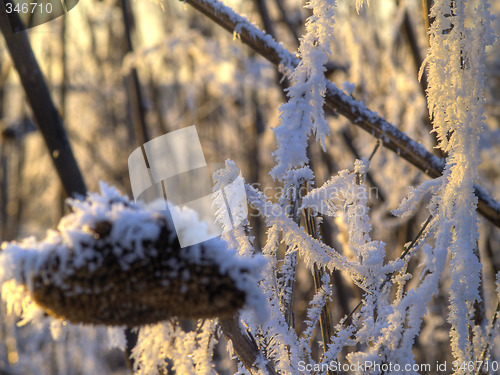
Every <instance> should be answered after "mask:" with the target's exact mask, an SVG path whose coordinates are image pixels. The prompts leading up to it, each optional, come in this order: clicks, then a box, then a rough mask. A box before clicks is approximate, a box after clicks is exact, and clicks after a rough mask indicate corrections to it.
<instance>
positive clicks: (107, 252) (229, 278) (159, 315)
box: [2, 187, 262, 326]
mask: <svg viewBox="0 0 500 375" xmlns="http://www.w3.org/2000/svg"><path fill="white" fill-rule="evenodd" d="M101 188H103V187H101ZM105 188H106V187H105ZM107 189H108V190H104V191H103V196H98V195H90V196H89V197H88V198H87V200H86V201H83V202H80V201H73V202H72V204H73V207H74V209H75V212H73V213H71V214H70V215H68V217H65V218H63V219H62V220H61V224H60V225H59V227H58V228H59V232H57V233H54V232H51V233H50V234H49V235H48V236H47V238H46V239H45V240H44V241H42V242H39V243H33V241H30V242H29V243H23V244H20V245H19V244H12V245H8V246H7V247H6V249H5V251H4V253H3V254H2V257H3V258H4V259H2V261H3V263H4V268H5V266H6V265H5V260H6V259H7V258H9V259H11V261H12V262H14V263H15V264H14V266H15V267H14V268H16V272H14V274H13V275H11V278H15V279H16V280H17V282H18V283H19V284H23V285H25V286H27V290H28V292H29V294H30V296H31V298H32V299H33V300H34V301H35V302H36V303H37V304H38V305H39V306H41V307H42V308H43V309H44V310H45V311H46V312H48V313H49V314H51V315H53V316H55V317H58V318H63V319H66V320H68V321H70V322H74V323H87V324H106V325H127V326H137V325H144V324H151V323H155V322H158V321H161V320H165V319H168V318H170V317H174V316H175V317H181V318H212V317H227V316H231V315H233V314H234V313H235V312H236V311H237V310H238V309H240V308H242V307H243V306H244V305H245V303H246V302H250V303H251V304H252V303H253V304H254V305H255V304H256V301H258V299H259V298H260V292H259V291H258V288H257V282H258V279H257V278H256V277H255V275H256V274H257V273H258V270H259V269H260V268H261V266H262V258H260V257H254V258H252V259H248V258H241V257H239V256H238V255H237V254H236V252H235V251H232V250H228V249H227V248H226V244H225V242H224V241H222V240H220V239H213V240H210V241H206V242H204V243H201V244H198V245H194V246H191V247H187V248H180V245H179V241H178V239H177V236H176V234H175V231H174V229H173V225H172V224H171V223H170V221H169V219H168V216H166V215H164V214H160V213H158V212H154V211H148V210H146V209H142V208H140V207H137V206H136V205H134V204H132V203H131V202H124V199H123V198H122V199H116V197H115V195H116V194H117V193H116V192H115V191H114V190H111V191H109V188H107ZM110 195H111V196H110ZM14 252H15V255H16V256H11V257H9V256H8V255H9V253H14ZM11 255H13V254H11ZM5 279H6V277H5V276H4V280H5Z"/></svg>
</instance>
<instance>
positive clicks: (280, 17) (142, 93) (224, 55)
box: [0, 0, 500, 374]
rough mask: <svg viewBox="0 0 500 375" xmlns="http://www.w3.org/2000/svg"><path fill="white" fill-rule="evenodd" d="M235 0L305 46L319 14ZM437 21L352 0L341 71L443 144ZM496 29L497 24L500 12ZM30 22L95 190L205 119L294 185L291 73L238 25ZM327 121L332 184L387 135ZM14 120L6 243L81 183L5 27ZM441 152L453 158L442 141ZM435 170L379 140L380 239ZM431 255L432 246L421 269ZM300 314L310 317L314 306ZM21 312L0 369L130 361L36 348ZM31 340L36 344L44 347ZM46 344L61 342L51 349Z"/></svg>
mask: <svg viewBox="0 0 500 375" xmlns="http://www.w3.org/2000/svg"><path fill="white" fill-rule="evenodd" d="M491 3H492V13H493V14H500V1H498V0H492V1H491ZM225 4H227V5H229V6H231V7H233V8H234V9H235V10H236V11H237V12H238V13H240V14H246V15H247V17H248V18H249V19H250V20H251V21H252V22H254V23H256V24H257V25H259V27H261V28H262V29H264V30H266V31H267V32H268V33H270V34H271V35H273V36H274V37H275V38H276V39H277V40H278V41H280V42H282V43H283V45H284V46H285V47H286V48H288V49H290V50H291V51H296V50H297V47H298V40H299V39H298V38H300V36H301V35H302V34H303V31H304V28H303V24H304V20H305V19H306V18H307V17H308V16H309V15H310V14H309V13H308V12H309V10H308V9H305V8H304V3H303V2H301V1H299V0H268V1H265V0H226V1H225ZM424 21H425V17H424V12H423V11H422V8H421V2H420V1H419V0H406V1H399V0H384V1H377V0H372V2H371V5H370V7H364V8H362V9H361V11H360V13H359V14H357V12H356V9H355V4H354V2H344V1H339V3H338V8H337V11H336V24H337V31H336V35H335V46H334V49H333V56H332V58H331V61H330V62H329V65H328V72H327V76H328V78H329V79H330V80H331V81H332V82H334V83H335V84H337V85H338V86H339V87H341V88H344V90H345V91H348V92H349V93H350V94H351V95H352V96H353V97H354V98H355V99H357V100H360V101H362V102H363V103H365V104H366V105H367V106H368V107H369V108H370V109H371V110H374V111H376V112H378V113H379V114H380V115H382V116H383V117H385V118H386V119H387V120H388V121H389V122H391V123H392V124H394V125H396V126H397V127H398V128H399V129H400V130H402V131H404V132H405V133H406V134H408V135H409V136H410V137H411V138H413V139H415V140H417V141H419V142H421V143H423V144H424V145H425V147H426V148H427V149H428V150H432V149H433V147H434V146H435V145H436V140H435V138H434V136H433V135H432V134H431V133H430V130H431V128H432V127H431V122H430V120H429V116H428V112H427V107H426V99H425V95H424V90H425V85H426V83H425V75H424V79H423V80H421V81H420V82H419V81H418V79H417V77H418V71H419V69H420V64H421V63H422V60H423V58H424V57H425V54H426V49H427V37H426V29H425V22H424ZM495 28H496V30H497V35H498V34H499V33H498V31H499V28H500V26H499V24H498V23H497V24H496V25H495ZM28 35H29V38H30V40H31V43H32V46H33V48H34V50H35V54H36V57H37V59H38V62H39V64H40V65H41V68H42V71H43V72H44V75H45V78H46V80H47V83H48V85H49V86H50V90H51V93H52V97H53V99H54V101H55V103H56V105H57V107H58V108H59V110H60V114H61V116H62V118H63V122H64V124H65V127H66V130H67V132H68V136H69V140H70V143H71V145H72V147H73V150H74V152H75V156H76V159H77V161H78V163H79V166H80V168H81V170H82V173H83V175H84V178H85V180H86V183H87V186H88V188H89V190H91V191H95V190H96V189H97V188H98V182H99V180H103V181H106V182H108V183H110V184H112V185H114V186H116V187H117V188H118V189H119V190H120V191H122V192H123V193H125V194H128V195H131V190H130V181H129V175H128V169H127V160H128V156H129V154H130V153H131V152H132V151H133V150H134V149H135V148H137V147H139V146H140V145H141V144H142V143H144V142H145V141H147V140H149V139H152V138H154V137H157V136H159V135H162V134H165V133H167V132H170V131H173V130H176V129H180V128H183V127H186V126H190V125H192V124H195V125H196V126H197V130H198V133H199V136H200V140H201V143H202V146H203V150H204V152H205V157H206V159H207V162H208V163H211V162H223V161H224V160H225V159H227V158H230V159H232V160H234V161H235V162H236V163H237V165H238V166H239V168H240V169H241V170H242V174H243V177H244V178H245V179H246V181H247V182H248V183H251V184H254V186H258V187H259V188H260V189H261V190H263V191H264V192H265V193H266V195H267V196H268V197H269V198H270V199H272V200H274V201H276V200H277V199H278V198H279V196H280V194H281V190H280V187H279V186H277V185H276V184H275V182H274V181H273V180H272V179H271V178H270V177H269V175H268V172H269V170H270V169H271V168H272V167H273V165H274V160H273V157H272V152H273V150H274V148H275V143H274V135H273V132H272V128H273V127H276V126H277V125H278V124H279V106H280V104H281V103H283V102H285V101H286V96H285V93H286V87H287V86H288V81H287V80H286V79H284V78H283V77H282V76H281V75H280V74H279V73H277V72H276V70H275V68H274V67H273V66H272V65H271V64H270V63H268V62H267V61H265V60H264V59H263V58H262V57H260V56H257V55H256V54H255V53H253V52H252V51H251V50H249V49H248V48H247V47H245V46H243V45H241V44H240V43H239V42H238V40H237V35H234V36H232V35H230V34H228V33H227V32H226V31H224V30H222V29H221V28H220V27H218V26H217V25H215V24H213V22H212V21H210V20H208V19H206V17H204V16H203V15H201V14H199V13H197V12H196V11H195V10H193V9H191V8H189V7H188V6H187V5H185V4H184V3H183V2H180V1H173V0H168V1H167V0H164V1H162V2H161V3H154V2H149V1H147V0H136V1H134V2H131V1H129V0H122V1H119V0H102V1H98V0H87V1H81V2H80V3H78V5H77V6H76V7H75V8H73V9H72V10H71V11H70V12H68V13H67V14H66V15H65V16H62V17H59V18H57V19H55V20H52V21H50V22H48V23H45V24H42V25H40V26H37V27H35V28H32V29H29V30H28ZM488 54H489V58H488V85H489V91H488V92H487V94H486V95H487V100H488V103H487V115H488V126H489V129H487V131H486V132H485V133H484V139H483V140H482V151H481V152H482V157H483V163H482V165H481V170H480V176H481V185H483V186H484V187H485V188H486V189H487V190H488V191H489V192H490V193H492V194H493V196H494V197H495V198H496V199H497V200H499V199H500V194H499V193H498V192H499V190H500V152H499V151H500V128H499V126H500V123H499V121H500V105H499V103H500V47H499V44H498V43H496V44H495V46H494V47H493V48H490V49H489V50H488ZM328 119H329V123H330V126H331V136H330V137H329V138H328V139H327V147H326V148H327V150H326V152H323V151H322V150H321V149H320V147H319V146H318V145H317V144H315V143H314V142H312V143H311V146H310V149H309V155H310V160H311V165H312V168H313V170H314V171H315V174H316V183H317V185H318V186H319V185H321V184H322V183H323V182H324V181H326V180H327V179H329V177H330V176H332V175H334V174H336V173H337V172H338V171H339V170H342V169H345V168H350V167H352V164H353V161H354V160H355V159H356V158H362V157H368V156H369V155H370V154H371V152H372V150H373V149H374V146H375V143H376V142H375V140H374V139H373V137H371V136H370V135H369V134H366V133H364V132H362V131H361V130H359V129H358V128H355V127H353V126H352V125H350V124H349V122H348V120H346V119H344V118H342V117H339V116H337V115H336V114H335V113H333V112H329V117H328ZM0 132H1V138H0V241H11V240H16V239H20V238H24V237H27V236H31V235H35V236H37V237H38V238H40V237H42V236H43V235H44V233H45V231H46V230H47V229H49V228H53V227H55V226H56V225H57V223H58V221H59V219H60V218H61V217H62V216H63V215H64V214H65V212H67V211H66V210H67V207H66V206H65V204H64V200H65V198H66V197H65V196H64V193H63V189H62V187H61V184H60V182H59V180H58V178H57V175H56V173H55V171H54V169H53V166H52V163H51V156H50V155H49V154H48V153H47V150H46V148H45V145H44V142H43V139H42V137H41V136H40V134H39V132H38V131H37V128H36V126H35V124H34V122H33V119H32V115H31V112H30V108H29V106H28V105H27V103H26V100H25V98H24V92H23V89H22V87H21V85H20V83H19V79H18V76H17V74H16V72H15V69H14V67H13V65H12V62H11V60H10V58H9V55H8V52H7V50H6V48H5V45H4V42H3V39H2V40H1V41H0ZM434 152H435V153H436V154H437V155H439V156H441V155H440V154H439V151H437V150H435V151H434ZM426 178H427V177H425V175H424V174H423V173H422V172H420V171H419V170H417V169H416V168H414V167H412V166H411V165H409V164H408V163H406V162H405V161H403V160H401V159H400V158H399V157H398V156H397V155H396V154H393V153H391V152H390V151H387V150H385V149H379V150H378V151H377V153H376V155H375V156H374V158H373V159H372V162H371V165H370V173H369V176H368V181H367V183H368V185H369V186H370V187H372V189H371V190H370V192H371V200H370V202H371V205H372V207H371V217H372V220H373V233H372V237H373V238H377V239H380V240H383V241H385V242H386V243H387V244H388V246H387V248H388V249H392V251H393V254H388V258H389V259H394V258H395V257H397V256H398V255H399V254H400V253H401V250H402V249H403V246H404V244H405V243H407V242H408V241H410V240H411V239H412V238H413V237H414V236H415V234H416V232H417V231H418V229H419V227H420V224H421V223H422V222H423V221H424V220H425V218H426V216H427V214H426V212H425V211H424V210H421V212H419V213H418V214H417V215H415V216H414V217H412V218H410V219H408V220H402V219H398V218H395V217H393V216H392V215H391V214H390V210H392V209H394V208H396V207H397V205H398V204H399V202H400V201H401V200H402V198H403V196H404V195H405V194H406V193H407V191H408V187H409V186H414V185H417V184H418V183H420V182H421V181H423V180H424V179H426ZM251 213H252V212H251ZM251 216H252V217H251V224H252V227H253V233H252V234H253V235H254V236H255V245H256V247H257V248H259V247H260V246H261V245H262V244H263V241H265V227H264V225H263V223H262V222H261V220H260V219H259V218H258V217H255V215H251ZM322 230H323V238H324V240H325V242H326V243H328V244H331V245H334V246H335V248H340V246H339V242H342V241H340V237H341V236H342V235H343V233H342V228H339V227H337V226H336V225H335V223H334V222H328V221H326V222H325V223H324V225H323V227H322ZM480 232H481V234H482V236H481V241H480V244H479V247H480V253H481V256H482V259H483V260H484V262H483V264H485V265H486V266H485V278H486V279H488V280H487V281H488V282H487V283H485V288H490V289H491V288H492V284H491V281H492V278H493V276H492V275H494V274H495V270H497V271H498V269H499V266H500V253H499V252H498V244H499V231H498V229H495V228H494V227H493V226H492V225H490V224H489V223H488V222H486V221H485V220H483V219H482V220H481V224H480ZM339 236H340V237H339ZM413 263H415V264H413ZM417 265H418V257H416V258H415V260H413V261H412V262H411V263H410V267H415V266H417ZM298 275H299V279H300V280H302V282H301V283H300V284H299V291H298V292H297V308H298V310H301V309H302V311H303V310H304V309H305V304H306V303H307V299H306V298H305V297H306V296H307V297H308V298H310V296H311V293H312V292H311V290H312V288H311V280H310V276H309V275H308V273H307V271H306V270H305V269H301V268H299V270H298ZM334 276H335V283H334V284H335V285H336V288H337V290H336V292H335V293H336V294H338V295H339V296H340V297H341V298H340V299H339V300H340V302H341V303H340V305H339V306H338V307H336V308H334V309H333V311H334V313H335V315H336V316H335V321H337V320H338V318H340V317H341V316H343V315H344V314H345V313H346V312H347V311H349V309H350V308H352V305H353V304H355V303H356V302H357V300H355V298H354V296H356V295H359V292H358V291H357V289H356V287H355V286H353V285H350V284H349V285H346V283H345V282H344V283H343V281H342V277H341V275H334ZM339 285H340V286H339ZM342 295H343V296H342ZM438 298H439V297H438ZM358 300H359V299H358ZM435 306H436V309H435V311H433V312H432V313H431V314H429V316H428V317H426V319H427V321H426V325H425V327H424V329H423V331H422V335H421V337H422V342H425V343H427V344H428V345H435V347H436V348H437V349H439V347H440V345H443V346H445V345H446V346H447V345H448V342H449V340H448V333H447V332H448V331H447V329H448V327H447V323H446V318H444V317H445V316H446V313H445V310H446V306H445V304H439V303H437V304H436V305H435ZM488 316H489V315H488ZM296 318H297V321H298V322H302V321H303V319H301V317H300V314H299V315H298V316H297V317H296ZM14 323H15V322H12V321H3V322H2V324H0V338H1V340H0V374H1V373H2V371H3V370H1V369H2V368H4V369H5V373H12V374H14V373H16V374H17V373H25V374H27V373H33V374H35V373H41V374H86V373H92V374H98V373H120V372H122V371H126V370H124V364H123V360H121V359H118V357H117V354H116V353H115V352H110V353H111V354H109V353H108V352H102V353H98V355H97V354H96V353H95V351H97V349H95V350H94V349H92V350H90V349H89V351H88V352H89V353H91V354H92V356H96V355H97V358H100V357H102V362H99V363H97V364H96V363H94V365H95V366H105V365H103V363H105V364H106V366H107V367H88V366H87V367H88V369H87V368H86V367H85V366H84V363H85V362H86V359H85V358H87V357H85V355H86V354H85V351H82V352H80V353H79V354H78V353H76V352H77V351H75V350H73V352H71V350H68V348H69V346H65V345H64V344H61V343H57V342H56V343H52V344H48V341H47V340H48V339H45V338H43V336H40V337H41V338H40V340H41V341H39V343H38V345H39V346H38V349H37V347H36V345H35V344H33V343H34V342H35V341H34V340H33V337H32V336H29V335H30V334H31V333H29V332H27V330H24V331H23V330H21V329H19V328H17V327H15V326H14V325H13V324H14ZM440 328H443V329H442V331H441V332H442V335H441V336H440V334H439V332H440V331H439V330H440ZM430 332H432V333H433V334H432V335H429V333H430ZM95 334H96V335H99V334H100V333H99V332H98V331H96V333H95ZM68 335H69V336H68V337H71V335H73V336H74V339H75V340H87V341H88V342H89V343H90V342H95V341H94V340H97V341H100V340H99V339H98V338H97V336H96V337H94V338H85V339H82V338H81V337H80V336H79V334H77V333H74V334H73V333H68ZM426 335H427V336H428V337H427V336H426ZM431 336H432V337H431ZM28 337H29V339H27V338H28ZM75 337H76V338H75ZM78 337H80V338H78ZM26 340H28V341H29V342H28V341H26ZM426 340H427V341H426ZM440 340H441V341H440ZM429 343H430V344H429ZM30 345H31V346H33V345H35V347H33V348H31V349H30ZM51 345H52V346H51ZM89 345H90V344H89ZM417 347H418V345H417ZM42 348H43V349H42ZM37 350H46V351H49V352H50V353H52V354H51V355H50V356H48V357H47V356H44V355H42V353H41V354H40V355H39V356H38V357H37V356H35V355H34V353H36V352H37ZM497 350H498V348H497ZM30 353H31V354H30ZM61 353H63V354H61ZM113 353H114V354H113ZM435 353H439V350H436V352H435ZM416 354H417V356H418V353H416ZM113 355H114V357H113ZM422 355H425V356H431V357H425V358H420V360H421V361H423V362H429V363H430V362H432V361H435V360H436V358H432V351H429V350H425V351H423V352H422ZM89 356H90V354H89ZM110 356H111V357H110ZM221 356H222V354H221ZM37 358H38V359H37ZM48 358H50V359H48ZM89 358H90V357H89ZM110 358H111V359H110ZM112 358H114V359H112ZM113 361H115V362H116V364H115V365H113ZM219 362H220V369H218V370H219V371H220V372H222V373H230V372H231V371H233V372H234V367H233V366H234V364H231V363H230V361H229V360H228V359H227V358H226V359H223V357H221V359H220V361H219ZM20 363H21V364H20ZM23 366H28V367H23ZM89 366H90V365H89ZM113 366H115V367H113ZM96 368H97V370H96ZM26 369H29V370H26ZM23 371H28V372H23ZM87 371H88V372H87ZM95 371H97V372H95ZM100 371H104V372H100Z"/></svg>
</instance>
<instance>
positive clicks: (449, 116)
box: [426, 0, 493, 362]
mask: <svg viewBox="0 0 500 375" xmlns="http://www.w3.org/2000/svg"><path fill="white" fill-rule="evenodd" d="M430 16H431V17H433V18H434V19H435V20H434V22H433V23H432V26H431V28H430V43H431V49H430V52H429V55H428V57H427V59H426V62H427V65H428V73H429V89H428V98H429V112H430V114H431V116H432V118H433V120H434V131H435V132H436V134H437V138H438V141H439V147H440V148H441V149H442V150H443V151H444V152H446V153H447V154H448V157H447V159H446V167H445V170H444V173H443V179H442V186H441V188H440V190H439V191H438V193H437V195H436V196H435V198H434V203H435V204H436V207H437V212H436V215H437V220H436V224H435V225H437V226H438V231H437V234H436V247H442V248H443V249H448V253H449V254H450V255H451V259H450V274H451V287H450V314H449V318H448V320H449V322H450V323H451V345H452V351H453V355H454V356H455V358H456V359H457V360H458V361H459V362H463V361H470V360H473V359H474V358H473V347H472V339H471V338H470V337H469V336H470V334H469V329H470V327H473V326H474V323H473V322H472V316H471V315H472V311H473V305H474V303H475V302H477V301H480V296H479V292H478V289H479V285H480V282H481V266H480V263H479V259H478V256H477V250H476V249H477V239H478V219H477V214H476V210H475V208H476V206H477V197H476V196H475V195H474V183H475V182H476V180H477V172H476V171H477V169H478V166H479V163H480V157H479V151H480V150H479V134H480V132H481V130H482V128H483V126H485V117H484V103H485V99H484V88H485V47H486V46H487V45H488V44H490V43H491V42H492V40H493V38H492V35H493V34H492V31H491V28H490V21H491V17H490V15H489V12H488V5H487V2H486V1H484V0H469V1H465V0H457V1H454V2H450V1H447V0H436V1H435V2H434V5H433V7H432V9H431V14H430ZM445 254H446V252H445V253H444V254H443V256H445Z"/></svg>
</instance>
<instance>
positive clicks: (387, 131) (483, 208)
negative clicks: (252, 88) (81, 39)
mask: <svg viewBox="0 0 500 375" xmlns="http://www.w3.org/2000/svg"><path fill="white" fill-rule="evenodd" d="M185 2H186V3H188V4H189V5H191V6H192V7H193V8H195V9H196V10H198V11H199V12H201V13H203V14H204V15H206V16H207V17H209V18H210V19H212V20H213V21H214V22H216V23H217V24H219V25H220V26H222V27H223V28H224V29H226V30H227V31H228V32H230V33H233V32H235V31H236V32H237V33H238V35H239V39H240V40H241V41H242V42H243V43H244V44H246V45H248V46H249V47H250V48H252V49H253V50H254V51H256V52H257V53H259V54H260V55H261V56H263V57H264V58H266V59H267V60H268V61H270V62H271V63H273V64H274V65H276V66H277V67H279V68H280V69H281V70H282V71H283V72H285V73H288V72H290V71H293V69H294V68H295V67H296V66H297V65H298V63H299V60H298V58H297V57H296V56H294V55H293V54H292V53H291V52H290V51H288V50H286V49H285V48H283V47H282V45H281V44H279V43H277V42H276V41H275V40H274V39H273V38H272V37H271V36H269V35H267V34H265V33H263V32H262V31H261V30H259V29H258V28H257V27H256V26H254V25H252V24H251V23H250V22H249V21H248V20H247V19H246V18H244V17H242V16H240V15H238V14H236V13H234V11H233V10H232V9H231V8H229V7H227V6H225V5H223V4H222V3H221V2H219V1H216V0H185ZM325 103H326V105H327V106H328V107H330V108H331V109H333V110H334V111H336V112H337V113H339V114H341V115H343V116H345V117H346V118H347V119H349V120H350V121H351V122H352V123H353V124H354V125H356V126H359V127H360V128H362V129H364V130H365V131H367V132H368V133H370V134H371V135H372V136H374V137H375V138H378V139H380V140H381V141H382V142H383V145H384V147H386V148H388V149H389V150H391V151H393V152H395V153H396V154H397V155H398V156H400V157H402V158H403V159H405V160H406V161H408V162H409V163H411V164H412V165H414V166H415V167H417V168H418V169H420V170H421V171H423V172H424V173H426V174H427V175H428V176H429V177H431V178H436V177H439V176H441V175H442V174H443V170H444V161H443V160H442V159H441V158H438V157H437V156H435V155H433V154H431V153H430V152H428V151H427V150H426V149H425V148H424V147H423V146H422V145H421V144H420V143H417V142H415V141H413V140H412V139H411V138H410V137H408V136H407V135H406V134H405V133H403V132H401V131H400V130H398V129H397V128H396V127H395V126H394V125H392V124H390V123H388V122H387V121H386V120H385V119H383V118H382V117H380V116H379V115H378V114H377V113H375V112H373V111H371V110H369V109H368V108H366V106H365V105H363V104H362V103H360V102H358V101H356V100H354V99H353V98H352V97H350V96H349V95H347V94H345V93H344V92H342V91H341V90H339V89H338V88H337V87H336V86H335V85H333V84H332V83H328V85H327V90H326V93H325ZM474 188H475V194H476V196H477V197H478V200H479V202H478V210H479V212H480V213H481V214H482V215H483V216H484V217H485V218H486V219H488V220H489V221H490V222H492V223H493V224H494V225H495V226H497V227H500V204H499V203H498V202H496V201H495V200H494V199H493V198H492V197H491V196H490V195H489V194H488V193H487V191H486V190H485V189H484V188H483V187H481V186H479V185H477V184H476V185H474Z"/></svg>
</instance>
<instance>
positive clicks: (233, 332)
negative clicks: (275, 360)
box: [220, 316, 276, 375]
mask: <svg viewBox="0 0 500 375" xmlns="http://www.w3.org/2000/svg"><path fill="white" fill-rule="evenodd" d="M220 325H221V327H222V330H223V331H224V335H225V336H226V338H227V339H228V340H231V342H232V344H233V348H234V350H235V351H236V354H237V355H238V358H239V359H240V361H241V362H242V363H243V365H244V366H245V367H246V369H247V370H248V371H250V372H251V373H253V372H252V371H254V370H257V369H258V367H257V366H256V364H257V363H258V362H259V361H264V362H265V368H266V370H267V371H268V373H269V375H276V371H275V370H274V367H273V366H272V365H271V364H270V363H269V362H268V361H267V360H266V359H265V358H264V357H263V356H262V353H261V352H260V351H259V348H258V347H257V346H256V345H255V342H254V341H252V340H251V339H250V338H249V337H248V336H245V335H243V334H242V332H241V327H240V321H239V317H238V316H233V317H231V318H225V319H221V320H220Z"/></svg>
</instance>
